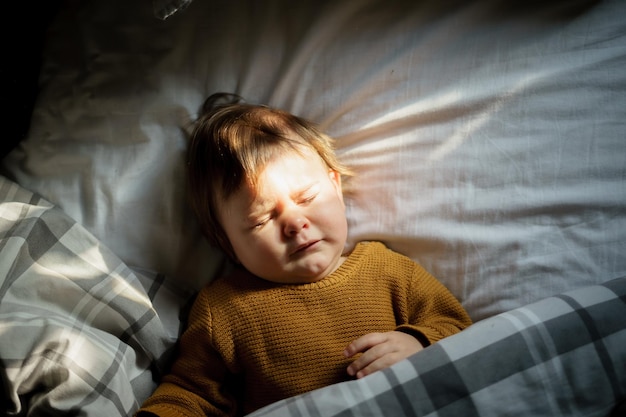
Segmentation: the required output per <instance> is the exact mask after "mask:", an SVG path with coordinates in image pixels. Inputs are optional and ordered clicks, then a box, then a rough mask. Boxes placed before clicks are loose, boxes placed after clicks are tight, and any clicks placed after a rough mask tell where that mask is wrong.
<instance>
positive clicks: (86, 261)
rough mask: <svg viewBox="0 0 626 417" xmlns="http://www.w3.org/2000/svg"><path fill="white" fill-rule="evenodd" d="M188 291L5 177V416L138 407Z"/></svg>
mask: <svg viewBox="0 0 626 417" xmlns="http://www.w3.org/2000/svg"><path fill="white" fill-rule="evenodd" d="M186 295H187V294H185V293H184V292H182V291H179V290H178V289H177V288H176V287H174V286H172V285H170V284H169V282H168V281H167V280H166V279H164V278H163V277H162V276H160V275H158V274H150V273H142V272H141V271H133V270H131V269H130V268H129V267H128V266H127V265H125V264H124V263H123V262H122V261H121V260H120V259H119V258H118V257H117V256H115V255H114V254H113V253H112V252H111V251H110V250H109V249H107V248H106V247H104V246H102V245H101V244H100V243H99V241H98V240H97V239H96V238H95V237H94V236H92V235H91V234H90V233H89V232H87V231H86V230H85V229H84V228H83V227H82V226H81V225H79V224H77V223H76V222H75V221H73V220H72V219H70V218H69V217H68V216H66V215H65V214H64V213H63V212H62V211H61V210H60V209H59V208H57V207H54V206H53V205H51V204H50V203H48V202H47V201H45V200H43V199H42V198H40V197H38V196H37V195H33V194H32V193H30V192H28V191H26V190H24V189H23V188H21V187H19V186H18V185H16V184H15V183H13V182H11V181H9V180H8V179H6V178H4V177H0V360H1V362H0V382H1V386H0V389H2V394H3V395H2V397H0V398H1V399H2V403H0V407H2V408H0V415H28V416H40V415H46V416H50V415H79V414H80V415H86V416H91V415H93V416H108V417H110V416H128V415H130V414H132V413H133V412H134V411H135V410H136V409H137V408H138V405H139V404H140V403H141V402H142V401H143V400H144V399H145V398H146V397H147V396H148V395H149V394H150V393H151V391H152V390H153V389H154V388H155V383H154V382H153V379H154V378H155V377H157V376H158V372H159V367H160V364H161V361H163V360H166V359H167V357H168V351H169V350H170V348H171V347H172V346H173V344H174V342H175V340H176V338H177V336H178V321H177V320H174V321H171V320H170V321H169V322H167V321H164V320H162V319H161V317H162V316H163V317H172V316H173V317H175V318H176V319H177V318H178V311H179V309H180V307H181V305H182V304H183V302H184V300H185V299H186ZM159 313H162V314H161V315H160V314H159Z"/></svg>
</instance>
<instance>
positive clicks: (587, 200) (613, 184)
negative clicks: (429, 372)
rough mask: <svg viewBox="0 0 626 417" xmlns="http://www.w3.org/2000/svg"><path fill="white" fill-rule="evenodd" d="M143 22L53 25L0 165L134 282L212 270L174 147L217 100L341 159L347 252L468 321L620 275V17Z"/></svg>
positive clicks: (116, 9)
mask: <svg viewBox="0 0 626 417" xmlns="http://www.w3.org/2000/svg"><path fill="white" fill-rule="evenodd" d="M160 3H161V4H165V3H168V2H167V1H165V2H160ZM174 3H176V2H174ZM155 5H156V3H155V4H153V3H152V2H151V1H138V2H126V1H122V0H113V1H107V2H98V1H84V2H72V3H70V5H69V6H67V7H66V8H64V9H62V10H61V11H60V12H59V15H58V16H57V18H56V19H55V22H54V23H53V24H52V27H51V28H50V30H49V34H48V42H47V44H46V50H45V53H44V57H43V59H44V64H43V67H42V71H41V93H40V96H39V98H38V102H37V105H36V108H35V110H34V114H33V120H32V125H31V130H30V132H29V135H28V137H27V138H26V139H25V140H24V141H23V142H22V144H21V146H20V147H19V148H17V149H15V151H14V152H13V153H11V154H10V155H9V156H8V157H7V158H6V160H4V161H3V162H2V168H3V170H4V172H5V174H6V175H7V176H9V177H10V178H12V179H14V180H15V181H16V182H17V183H19V184H21V185H23V186H24V187H25V188H27V189H29V190H32V191H36V192H38V193H40V194H41V195H42V196H44V197H45V198H46V199H48V200H49V201H50V202H52V203H53V204H56V205H57V206H58V207H60V208H61V209H62V210H64V211H65V212H66V213H67V214H68V215H69V216H70V217H72V218H73V219H75V220H76V221H77V222H78V223H80V224H81V225H83V226H84V227H85V228H86V229H87V230H89V231H90V232H92V233H93V234H94V235H95V236H96V237H97V238H98V239H100V240H101V241H102V242H103V243H104V244H105V245H107V246H108V247H110V248H112V249H113V250H114V251H115V253H116V254H117V255H118V256H119V257H120V258H121V259H122V260H123V261H124V262H126V263H127V264H128V265H131V266H137V267H140V268H143V269H147V270H150V271H158V272H160V273H163V274H165V275H167V276H169V277H172V278H174V279H176V280H177V281H179V282H183V283H186V284H189V285H192V286H195V287H200V286H201V285H203V284H204V283H206V282H207V281H209V280H210V279H211V278H212V277H213V276H215V274H216V273H217V272H218V271H219V270H220V268H222V267H223V258H222V256H221V254H220V253H218V252H216V251H214V250H212V249H211V248H209V247H208V245H207V244H206V242H204V240H203V239H202V237H201V235H200V233H199V231H198V228H197V224H196V223H195V221H194V219H193V216H192V215H191V213H190V211H189V209H188V207H187V205H186V198H185V185H184V184H185V182H184V178H183V168H184V150H185V146H186V140H185V135H184V133H183V132H184V131H185V129H187V128H188V126H189V123H190V121H191V120H192V119H193V118H195V116H196V114H197V111H198V109H199V107H200V105H201V103H202V101H203V99H204V98H205V97H207V96H208V95H209V94H211V93H214V92H216V91H227V92H236V93H239V94H241V95H242V96H243V97H245V98H246V99H247V100H248V101H251V102H259V103H265V104H269V105H273V106H277V107H280V108H283V109H286V110H288V111H291V112H294V113H296V114H298V115H300V116H303V117H306V118H308V119H310V120H312V121H314V122H316V123H318V124H319V125H320V126H321V127H322V129H323V130H325V131H327V132H328V133H330V134H331V135H333V136H334V137H336V139H337V142H338V153H339V156H340V157H341V158H342V159H343V160H344V161H345V162H346V163H347V164H348V165H350V166H352V167H353V168H354V170H355V171H356V173H357V175H356V177H355V178H354V179H353V181H352V183H351V184H350V185H351V188H352V191H353V192H352V193H351V194H350V195H348V196H346V200H347V205H348V213H347V214H348V220H349V239H350V242H349V246H351V245H353V244H354V243H355V242H356V241H359V240H382V241H384V242H385V243H386V244H387V245H388V246H390V247H391V248H393V249H395V250H397V251H399V252H402V253H404V254H407V255H409V256H410V257H412V258H413V259H415V260H416V261H418V262H420V263H421V264H422V265H424V266H425V267H426V269H428V270H429V271H430V272H432V273H433V275H435V276H436V277H437V278H439V279H440V280H441V281H442V282H443V283H444V284H445V285H446V286H447V287H448V288H450V289H451V291H452V292H453V293H454V294H455V295H456V296H457V297H458V298H459V299H460V300H461V301H462V303H463V305H464V306H465V307H466V308H467V310H468V311H469V312H470V315H471V316H472V318H473V319H474V320H479V319H482V318H486V317H489V316H491V315H494V314H497V313H500V312H503V311H507V310H510V309H512V308H516V307H519V306H522V305H525V304H528V303H530V302H533V301H535V300H538V299H540V298H543V297H545V296H548V295H551V294H557V293H560V292H563V291H567V290H569V289H571V288H575V287H579V286H585V285H588V284H593V283H600V282H603V281H606V280H609V279H612V278H617V277H620V276H624V275H625V274H626V257H624V256H623V254H624V253H626V152H625V151H624V150H625V146H626V145H625V140H624V138H625V136H624V132H626V98H625V97H626V71H624V70H623V68H625V67H626V20H624V19H623V18H622V16H625V15H626V3H625V2H623V1H619V0H606V1H574V2H572V1H551V2H544V3H541V2H534V3H532V4H528V5H516V3H515V4H514V3H510V2H502V1H496V0H491V1H489V0H482V1H477V2H464V1H453V2H447V3H446V5H445V6H444V5H440V4H438V3H429V2H419V1H418V2H415V1H399V0H394V1H387V0H384V1H383V0H365V1H363V0H347V1H341V2H336V1H313V2H308V1H300V2H291V1H286V0H263V1H254V2H250V1H244V0H235V1H233V0H228V1H226V0H216V1H207V2H195V1H194V2H191V3H188V4H186V8H185V9H184V10H181V11H179V12H177V13H175V14H173V15H172V16H170V17H169V18H167V19H166V20H161V19H158V18H156V17H155V9H154V7H155ZM346 185H347V184H346Z"/></svg>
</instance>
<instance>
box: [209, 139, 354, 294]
mask: <svg viewBox="0 0 626 417" xmlns="http://www.w3.org/2000/svg"><path fill="white" fill-rule="evenodd" d="M219 212H220V219H221V223H222V226H223V228H224V230H225V231H226V234H227V235H228V238H229V240H230V242H231V244H232V246H233V249H234V251H235V254H236V255H237V258H238V260H239V262H241V264H242V265H243V266H244V267H245V268H246V269H248V271H250V272H251V273H253V274H255V275H257V276H259V277H261V278H263V279H266V280H268V281H272V282H277V283H286V284H301V283H310V282H316V281H319V280H321V279H323V278H324V277H326V276H327V275H328V274H330V273H332V272H333V271H335V270H336V269H337V268H338V267H339V265H341V263H342V262H343V260H344V258H343V257H342V253H343V250H344V245H345V242H346V238H347V229H348V226H347V221H346V217H345V205H344V202H343V195H342V191H341V176H340V174H339V173H337V172H336V171H333V170H330V169H329V168H328V167H327V166H326V165H325V164H324V162H323V161H322V160H321V158H320V157H319V156H318V155H317V154H316V153H315V152H313V151H309V150H306V151H304V152H303V153H302V155H300V154H298V153H296V152H289V153H287V154H284V155H281V156H279V157H277V158H276V159H274V160H272V161H270V163H268V164H267V166H266V167H265V168H264V169H263V170H262V171H261V172H260V174H259V178H258V183H257V186H256V189H254V190H253V189H252V188H251V187H250V186H243V187H242V188H241V189H240V190H239V191H238V192H237V193H235V194H234V195H233V196H231V197H230V198H228V199H227V200H226V201H223V202H221V204H220V207H219Z"/></svg>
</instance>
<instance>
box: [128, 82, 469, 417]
mask: <svg viewBox="0 0 626 417" xmlns="http://www.w3.org/2000/svg"><path fill="white" fill-rule="evenodd" d="M220 103H221V104H220ZM188 169H189V186H190V198H191V205H192V208H193V209H194V211H195V213H196V215H197V218H198V220H199V223H200V226H201V228H202V231H203V233H204V234H205V235H206V237H207V238H208V239H209V240H210V241H211V242H212V243H214V244H215V245H217V246H219V247H220V248H221V249H222V250H223V251H224V252H225V253H226V254H228V255H229V256H230V257H231V259H232V260H233V261H234V263H235V264H236V266H235V268H234V270H233V272H232V273H229V274H228V275H226V276H223V277H220V278H218V279H216V280H214V281H213V282H212V283H211V284H209V285H208V286H207V287H205V288H204V289H202V290H201V291H200V293H199V294H198V296H197V298H196V300H195V303H194V306H193V308H192V311H191V313H190V316H189V322H188V327H187V329H186V330H185V332H184V333H183V335H182V336H181V339H180V342H179V351H178V356H177V359H176V360H175V362H174V364H173V366H172V369H171V372H170V374H168V375H166V376H165V377H164V378H163V380H162V381H161V384H160V385H159V387H158V388H157V390H156V391H155V393H154V394H153V395H152V396H151V397H150V398H148V400H146V402H145V403H144V404H143V406H142V408H141V410H140V411H139V412H138V416H149V415H158V416H180V415H198V416H202V415H224V416H227V415H229V416H230V415H242V414H247V413H250V412H252V411H254V410H256V409H258V408H260V407H263V406H265V405H267V404H270V403H272V402H275V401H278V400H280V399H284V398H287V397H291V396H294V395H297V394H301V393H303V392H307V391H310V390H313V389H316V388H320V387H323V386H326V385H330V384H333V383H337V382H341V381H345V380H347V379H350V378H361V377H364V376H366V375H368V374H370V373H372V372H375V371H377V370H380V369H383V368H386V367H388V366H390V365H392V364H394V363H396V362H398V361H400V360H402V359H405V358H407V357H408V356H410V355H412V354H414V353H416V352H418V351H420V350H421V349H423V348H424V347H426V346H428V345H430V344H432V343H434V342H436V341H438V340H440V339H442V338H444V337H446V336H449V335H452V334H454V333H457V332H459V331H461V330H462V329H464V328H465V327H467V326H469V325H470V324H471V320H470V318H469V316H468V315H467V313H466V312H465V310H464V309H463V308H462V307H461V305H460V303H459V302H458V301H457V300H456V299H455V297H454V296H453V295H452V294H451V293H450V292H449V291H448V290H447V289H446V288H445V287H444V286H443V285H442V284H441V283H439V282H438V281H437V280H436V279H435V278H434V277H432V276H431V275H430V274H429V273H428V272H427V271H426V270H424V269H423V268H422V267H421V266H420V265H418V264H416V263H415V262H414V261H412V260H411V259H409V258H408V257H406V256H403V255H400V254H398V253H395V252H393V251H391V250H390V249H388V248H386V247H385V246H384V245H383V244H382V243H380V242H361V243H358V244H357V245H356V246H355V247H354V249H353V250H352V251H350V252H348V253H347V252H346V251H345V247H346V239H347V233H348V227H347V220H346V216H345V205H344V199H343V192H342V178H343V179H345V178H346V177H347V176H348V175H349V174H350V172H349V170H348V169H346V168H345V167H344V166H343V165H342V164H341V163H340V162H339V161H338V160H337V158H336V156H335V153H334V149H333V141H332V140H331V138H329V137H328V136H327V135H325V134H323V133H321V132H319V131H318V130H317V129H316V128H315V127H314V126H313V125H312V124H310V123H309V122H307V121H305V120H303V119H301V118H299V117H297V116H294V115H292V114H289V113H287V112H284V111H280V110H277V109H272V108H269V107H266V106H260V105H251V104H246V103H243V102H241V100H240V99H239V97H237V96H234V95H228V94H218V95H213V96H211V97H209V98H208V99H207V101H206V103H205V106H204V108H203V113H202V114H201V115H200V117H199V119H198V121H197V122H196V125H195V127H194V130H193V132H192V135H191V140H190V145H189V150H188Z"/></svg>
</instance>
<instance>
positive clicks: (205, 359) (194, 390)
mask: <svg viewBox="0 0 626 417" xmlns="http://www.w3.org/2000/svg"><path fill="white" fill-rule="evenodd" d="M206 294H207V293H206V291H201V292H200V294H199V295H198V298H197V299H196V301H195V302H194V305H193V308H192V310H191V313H190V315H189V325H188V327H187V329H186V330H185V332H184V333H183V335H182V336H181V338H180V344H179V352H178V355H177V359H176V360H175V362H174V364H173V365H172V369H171V372H170V374H168V375H166V376H165V377H164V378H163V381H162V382H161V384H160V385H159V386H158V387H157V389H156V391H155V392H154V393H153V394H152V395H151V396H150V397H149V398H148V399H147V400H146V401H145V402H144V404H143V405H142V407H141V409H140V410H139V411H138V413H137V414H136V416H137V417H143V416H150V415H153V414H154V415H157V416H160V417H179V416H191V415H198V416H203V415H211V416H231V415H234V414H235V412H236V410H235V401H234V398H233V397H232V396H231V395H229V394H227V393H226V391H224V389H223V386H224V385H228V384H227V381H228V380H229V377H228V372H227V369H226V367H225V365H224V363H223V361H221V360H220V356H219V355H218V354H217V353H216V351H215V350H214V349H213V343H212V326H211V323H212V321H211V316H210V309H209V304H208V301H207V298H206ZM150 413H152V414H150Z"/></svg>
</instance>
